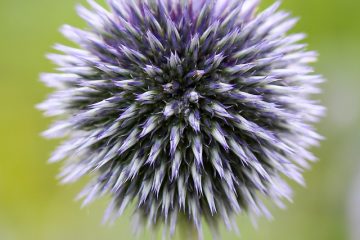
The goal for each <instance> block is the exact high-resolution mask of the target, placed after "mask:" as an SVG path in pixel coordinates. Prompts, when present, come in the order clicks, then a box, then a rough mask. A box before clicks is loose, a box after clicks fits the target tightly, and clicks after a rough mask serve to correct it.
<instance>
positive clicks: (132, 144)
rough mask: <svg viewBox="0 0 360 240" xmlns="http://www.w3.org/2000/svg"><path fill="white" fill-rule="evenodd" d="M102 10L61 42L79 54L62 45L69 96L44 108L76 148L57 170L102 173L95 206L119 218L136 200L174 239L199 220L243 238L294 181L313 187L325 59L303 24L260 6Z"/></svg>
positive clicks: (235, 3) (118, 1)
mask: <svg viewBox="0 0 360 240" xmlns="http://www.w3.org/2000/svg"><path fill="white" fill-rule="evenodd" d="M108 3H109V6H110V10H106V9H105V8H103V7H102V6H100V5H99V4H97V3H95V2H94V1H93V0H89V4H90V8H89V9H87V8H85V7H82V6H79V7H78V13H79V15H80V16H81V17H82V18H83V19H84V20H85V21H86V22H87V23H88V25H89V29H87V30H80V29H77V28H75V27H71V26H67V25H66V26H64V27H63V28H62V29H61V31H62V33H63V34H64V35H65V36H66V37H67V38H68V39H70V40H71V41H73V42H74V43H76V44H78V45H79V49H77V48H72V47H67V46H63V45H56V46H55V49H56V50H58V51H59V52H61V53H60V54H50V55H49V58H50V59H51V60H52V61H53V62H54V63H55V64H57V65H58V68H57V70H58V73H55V74H54V73H50V74H43V75H42V76H41V78H42V80H43V82H44V83H45V84H46V85H47V86H49V87H52V88H55V89H56V92H55V93H53V94H52V95H50V97H49V99H48V100H46V101H45V102H44V103H42V104H40V105H39V108H40V109H41V110H43V111H44V112H45V114H46V115H47V116H56V117H58V121H57V122H56V123H55V124H54V125H53V126H52V127H51V128H50V129H49V130H48V131H46V132H45V134H44V135H45V136H46V137H48V138H56V137H60V138H65V139H66V141H65V142H64V143H63V144H62V145H61V146H60V147H59V148H58V149H57V150H56V151H55V152H54V154H53V156H52V158H51V161H52V162H55V161H60V160H66V164H65V167H64V169H63V171H62V173H61V175H60V177H61V180H62V182H64V183H70V182H74V181H76V180H78V179H79V178H80V177H82V176H84V175H87V174H90V173H95V175H96V177H95V178H94V181H93V182H91V184H90V185H88V186H87V187H86V188H85V189H84V191H83V192H82V193H81V194H80V198H83V199H84V204H85V205H86V204H88V203H90V202H92V201H93V200H94V199H95V198H97V197H101V196H103V195H106V194H110V195H111V196H112V200H111V203H110V204H109V208H108V210H107V211H106V216H105V219H107V220H109V219H115V218H116V217H118V216H120V215H121V214H122V212H123V211H124V209H125V208H126V207H127V206H128V205H129V204H130V203H135V204H136V209H135V213H136V214H135V216H136V217H135V218H134V219H137V220H138V222H139V223H145V224H146V223H147V224H148V225H149V226H154V225H157V224H162V223H163V224H165V226H167V228H166V229H168V230H169V231H170V235H173V234H174V231H175V228H176V223H177V220H178V219H179V217H181V216H185V217H186V218H187V219H188V222H189V224H193V225H194V226H196V228H197V230H198V232H199V237H200V238H201V236H202V222H203V221H202V220H203V219H205V222H207V223H208V224H209V225H210V226H211V228H212V229H214V230H215V231H216V229H217V225H218V222H219V220H222V221H223V222H224V223H225V224H226V226H227V227H228V229H236V224H234V216H235V215H236V214H239V213H241V212H245V213H248V214H249V215H256V216H259V215H265V216H268V217H270V213H269V212H268V210H266V208H265V206H264V204H263V203H262V202H261V200H260V196H261V195H263V196H266V197H267V198H270V199H272V200H273V201H274V202H275V203H276V204H277V205H279V206H280V207H282V206H283V202H282V200H283V199H288V200H290V199H291V195H292V193H291V189H290V188H289V186H288V185H287V184H286V183H285V181H284V180H282V176H286V177H288V178H290V179H292V180H294V181H296V182H298V183H300V184H304V180H303V178H302V174H301V173H302V171H303V170H304V169H306V168H308V167H309V162H311V161H314V160H315V159H316V158H315V157H314V156H313V155H312V154H311V153H310V152H309V151H308V149H309V147H311V146H313V145H316V144H318V141H319V140H321V136H320V135H318V134H317V133H316V131H315V130H314V128H313V127H312V125H313V123H314V122H316V121H317V120H318V119H319V118H320V117H321V116H322V115H323V113H324V108H323V107H322V106H320V105H318V102H317V101H315V100H312V99H311V95H312V94H317V93H319V92H320V91H319V89H318V88H317V85H318V84H319V83H321V82H322V81H323V80H322V78H321V76H318V75H313V74H312V73H313V69H312V68H311V67H310V66H309V65H308V64H309V63H311V62H314V61H315V60H316V53H314V52H309V51H307V50H306V45H305V44H300V43H299V41H301V40H302V39H303V38H304V35H303V34H287V32H288V31H289V30H290V29H291V28H292V26H293V25H294V24H295V23H296V19H293V18H290V17H289V14H288V13H286V12H283V11H279V10H278V7H279V3H278V2H277V3H275V4H274V5H272V6H270V7H269V8H267V9H266V10H264V11H263V12H260V13H257V12H256V9H257V6H258V4H259V1H257V0H225V1H216V0H196V1H195V0H194V1H192V0H182V1H181V0H137V1H128V0H109V1H108Z"/></svg>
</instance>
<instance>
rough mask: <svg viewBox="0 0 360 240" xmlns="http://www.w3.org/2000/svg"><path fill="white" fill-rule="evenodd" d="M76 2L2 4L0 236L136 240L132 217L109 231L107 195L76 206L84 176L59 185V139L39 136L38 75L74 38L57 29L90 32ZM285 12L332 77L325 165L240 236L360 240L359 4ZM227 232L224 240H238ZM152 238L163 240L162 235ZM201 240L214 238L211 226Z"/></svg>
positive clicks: (308, 3)
mask: <svg viewBox="0 0 360 240" xmlns="http://www.w3.org/2000/svg"><path fill="white" fill-rule="evenodd" d="M129 1H131V0H129ZM271 2H272V0H264V1H263V3H262V6H263V7H265V6H268V5H269V4H270V3H271ZM77 3H85V0H61V1H56V0H0V239H1V240H64V239H69V240H78V239H86V240H99V239H101V240H110V239H119V240H123V239H124V240H127V239H130V240H131V239H135V237H134V236H133V234H132V231H131V222H130V216H131V211H128V212H127V213H126V214H125V215H124V217H122V218H121V219H119V220H118V221H117V222H116V223H115V224H114V226H104V225H101V218H102V214H103V211H104V210H105V207H106V203H107V199H104V200H101V201H98V202H96V203H95V204H93V205H92V206H91V207H89V208H85V209H80V205H81V204H80V203H78V202H76V201H74V197H75V196H76V194H77V193H78V192H79V191H80V189H81V188H82V186H84V184H85V183H86V179H85V180H83V181H81V182H79V183H77V184H74V185H71V186H59V184H58V182H57V180H56V178H55V176H56V174H57V173H58V171H59V168H60V167H61V165H49V164H47V159H48V157H49V155H50V153H51V151H52V150H53V149H54V148H55V146H56V145H57V144H58V142H56V141H46V140H44V139H42V138H41V137H40V132H41V131H43V130H45V129H46V127H47V126H48V125H49V123H50V120H49V119H45V118H43V117H42V115H41V113H40V112H38V111H37V110H36V109H35V107H34V106H35V105H36V104H37V103H39V102H41V101H42V100H43V99H44V98H45V97H46V95H47V94H48V93H49V92H50V90H49V89H47V88H45V87H44V86H43V84H41V83H40V82H39V81H38V76H39V73H40V72H51V71H52V68H53V65H52V64H51V63H50V62H49V61H48V60H46V59H45V57H44V55H45V53H47V52H51V51H52V49H51V46H52V45H53V44H54V43H56V42H62V43H67V42H68V41H66V40H65V39H64V38H63V37H62V36H61V35H60V33H59V32H58V31H57V29H58V28H59V27H60V26H61V25H62V24H63V23H69V24H71V25H75V26H79V27H83V26H85V24H84V23H83V22H82V21H81V20H80V18H79V17H77V16H76V13H75V10H74V6H75V4H77ZM282 8H285V9H286V10H289V11H290V12H292V13H293V14H294V15H295V16H300V17H301V21H300V23H299V24H298V25H297V27H296V31H301V32H306V33H307V34H308V36H309V37H308V39H307V42H309V43H310V46H309V48H310V49H312V50H317V51H318V52H319V53H320V60H319V63H317V64H316V69H317V72H318V73H321V74H323V75H325V77H326V78H327V79H328V81H327V82H326V83H325V84H323V86H322V87H323V90H324V94H322V95H321V96H320V98H321V99H322V102H323V103H324V104H325V105H326V106H327V108H328V113H327V117H326V118H325V119H324V120H323V121H322V122H321V123H320V124H318V128H319V130H320V132H321V133H322V134H323V135H324V136H325V137H326V140H325V141H324V142H323V143H322V145H321V147H320V148H317V149H314V151H315V152H316V155H317V156H318V157H319V159H320V161H319V162H318V163H316V164H315V165H314V166H313V168H312V170H311V171H308V172H307V173H305V178H306V180H307V187H306V188H302V187H299V186H296V185H295V184H293V185H294V189H295V198H294V203H293V204H288V209H287V210H286V211H283V210H279V209H276V208H272V212H273V215H274V221H270V222H269V221H267V220H266V219H260V220H259V222H258V230H256V229H255V228H253V226H252V224H251V223H250V221H249V219H248V218H247V217H245V216H243V217H239V226H240V231H241V238H240V239H243V240H248V239H251V240H260V239H261V240H345V239H353V240H359V239H360V237H359V236H358V237H359V238H357V237H355V236H353V237H352V238H351V234H350V233H351V225H352V224H351V222H350V221H349V217H348V215H349V213H350V214H351V213H352V212H355V211H358V212H359V208H360V202H359V204H353V206H351V205H350V203H349V202H350V201H349V198H350V196H351V195H354V193H353V192H354V191H356V190H357V191H358V192H360V186H359V185H354V184H353V183H352V182H353V180H354V179H355V176H357V175H360V161H359V160H360V159H359V158H360V157H359V156H360V146H359V144H360V93H359V88H360V80H359V79H358V77H359V76H360V64H359V63H360V61H359V56H360V16H359V15H360V13H359V9H360V1H356V0H330V1H329V0H301V1H300V0H283V5H282ZM358 227H360V222H358ZM222 232H223V236H224V238H223V239H225V240H226V239H238V238H237V237H236V235H235V234H234V233H227V232H226V231H225V230H224V229H223V230H222ZM151 237H152V236H151V234H150V233H149V232H145V233H144V234H142V235H140V239H145V240H146V239H152V238H151ZM154 239H161V232H160V233H159V234H157V235H156V236H155V238H154ZM178 239H180V237H178ZM205 239H211V237H210V234H209V231H208V230H206V232H205Z"/></svg>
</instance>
